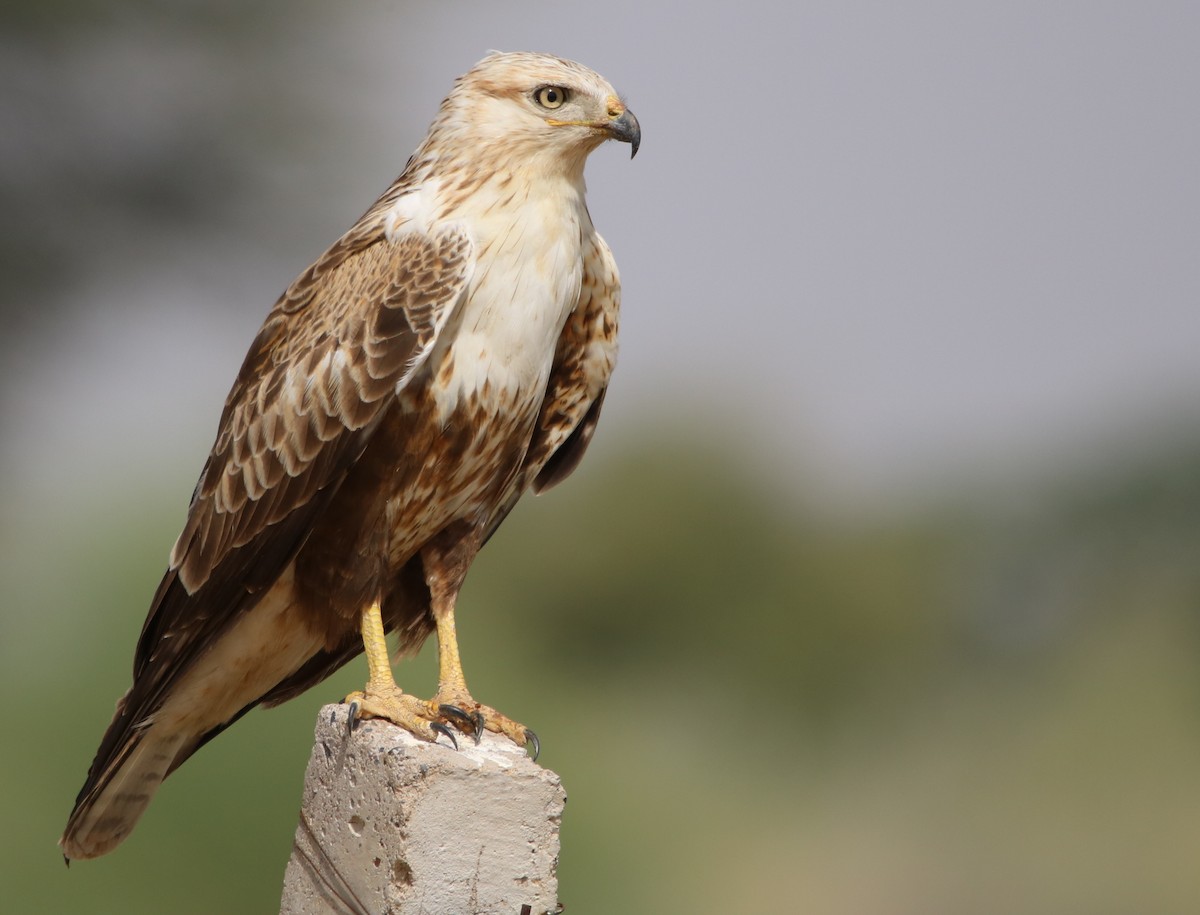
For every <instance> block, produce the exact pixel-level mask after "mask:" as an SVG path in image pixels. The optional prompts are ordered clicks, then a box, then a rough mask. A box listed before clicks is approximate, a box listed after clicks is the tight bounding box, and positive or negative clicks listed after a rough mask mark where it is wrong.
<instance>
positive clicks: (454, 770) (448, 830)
mask: <svg viewBox="0 0 1200 915" xmlns="http://www.w3.org/2000/svg"><path fill="white" fill-rule="evenodd" d="M346 716H347V707H346V706H345V705H327V706H325V707H324V708H323V709H321V712H320V714H319V715H318V717H317V727H316V735H315V740H314V742H313V751H312V757H311V758H310V759H309V763H308V772H307V774H306V775H305V779H304V798H303V802H302V806H301V810H300V824H299V826H298V827H297V828H296V840H295V844H294V845H293V848H292V856H291V859H290V860H289V861H288V865H287V872H286V874H285V876H284V884H283V902H282V906H281V908H280V913H281V915H317V913H321V915H325V913H332V912H337V913H344V912H347V913H363V915H366V913H370V915H383V913H387V915H417V913H421V915H443V913H444V915H544V913H547V912H557V911H558V909H559V906H558V877H557V869H558V831H559V825H560V823H561V821H562V813H563V805H564V803H565V802H566V793H565V792H564V791H563V788H562V784H561V783H560V781H559V778H558V776H557V775H555V774H554V773H553V772H551V771H549V770H548V769H543V768H542V767H541V766H539V765H537V764H536V763H534V762H533V761H532V760H531V759H529V758H528V756H526V754H525V750H524V749H523V748H521V747H517V746H515V745H514V744H513V743H512V742H511V741H509V740H507V739H505V738H503V737H498V736H496V735H495V734H491V733H487V734H484V736H483V740H482V742H481V743H480V745H479V746H476V745H475V742H474V741H473V740H472V739H471V738H469V737H465V736H460V737H459V741H458V743H459V747H460V748H461V749H459V750H455V749H453V748H452V747H450V746H448V745H443V744H445V742H446V741H445V738H442V743H439V744H430V743H424V742H422V741H419V740H417V739H416V738H415V737H413V736H412V735H411V734H409V733H408V732H407V731H405V730H403V729H402V728H398V727H396V726H395V725H392V724H389V723H388V722H385V721H363V722H360V723H359V725H358V727H357V728H356V729H355V731H354V732H353V733H352V734H351V733H349V732H348V729H347V726H346V725H347V717H346Z"/></svg>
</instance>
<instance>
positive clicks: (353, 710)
mask: <svg viewBox="0 0 1200 915" xmlns="http://www.w3.org/2000/svg"><path fill="white" fill-rule="evenodd" d="M357 727H358V700H357V699H355V700H354V701H353V702H351V703H350V717H349V718H348V719H347V720H346V733H347V734H353V733H354V729H355V728H357Z"/></svg>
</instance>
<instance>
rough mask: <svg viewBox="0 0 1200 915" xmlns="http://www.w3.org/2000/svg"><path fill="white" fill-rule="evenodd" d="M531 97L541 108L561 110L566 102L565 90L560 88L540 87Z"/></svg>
mask: <svg viewBox="0 0 1200 915" xmlns="http://www.w3.org/2000/svg"><path fill="white" fill-rule="evenodd" d="M533 97H534V99H535V100H536V101H537V103H538V104H539V105H541V106H542V107H543V108H550V109H554V108H561V107H562V105H563V102H565V101H566V100H567V90H566V89H564V88H563V87H562V86H542V88H541V89H538V90H537V91H536V92H535V93H533Z"/></svg>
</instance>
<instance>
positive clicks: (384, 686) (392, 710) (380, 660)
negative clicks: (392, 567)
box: [346, 601, 538, 759]
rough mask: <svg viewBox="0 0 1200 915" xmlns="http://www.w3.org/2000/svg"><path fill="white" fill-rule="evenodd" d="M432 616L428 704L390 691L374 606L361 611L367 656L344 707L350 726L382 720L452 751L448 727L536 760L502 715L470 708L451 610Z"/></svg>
mask: <svg viewBox="0 0 1200 915" xmlns="http://www.w3.org/2000/svg"><path fill="white" fill-rule="evenodd" d="M438 611H439V612H435V613H434V619H435V620H436V622H437V637H438V690H437V695H435V696H434V697H433V699H431V700H430V701H428V702H426V701H424V700H422V699H417V698H416V697H414V696H410V695H408V694H407V693H405V692H403V691H402V690H401V689H400V687H399V686H397V685H396V680H395V677H394V676H393V675H392V665H391V661H390V660H389V657H388V647H387V638H386V636H385V633H384V629H383V617H382V614H381V611H380V606H379V602H378V601H376V602H375V603H373V604H371V606H370V607H368V608H367V609H366V610H364V611H363V614H362V619H361V627H362V640H363V651H364V652H365V654H366V656H367V688H366V689H365V690H363V691H361V692H353V693H351V694H350V695H349V696H347V697H346V702H348V703H350V705H351V721H352V722H353V721H354V720H355V719H357V718H384V719H387V720H388V721H391V722H393V723H394V724H398V725H400V727H402V728H404V729H405V730H406V731H408V732H409V733H411V734H413V735H414V736H416V737H419V738H420V739H421V740H429V741H434V740H437V737H438V735H439V734H441V735H444V736H446V737H448V738H449V739H450V740H451V741H452V742H453V743H454V745H455V746H457V745H458V742H457V741H456V740H455V739H454V735H453V734H452V733H451V731H450V729H449V728H448V727H447V726H446V724H445V723H444V722H451V723H453V724H454V726H455V727H457V728H458V729H459V730H461V731H463V732H464V733H467V734H471V735H472V736H474V738H475V742H476V743H478V742H479V738H480V737H481V736H482V734H483V731H484V730H489V731H495V732H496V733H497V734H504V735H505V736H506V737H508V738H509V739H511V740H512V741H513V742H514V743H517V744H519V745H522V746H524V745H525V744H526V743H532V744H533V756H534V759H536V758H537V753H538V739H537V735H535V734H534V733H533V731H531V730H529V729H528V728H527V727H525V725H523V724H519V723H518V722H516V721H513V720H512V719H511V718H509V717H508V716H507V715H502V714H500V713H499V712H497V711H496V710H495V709H493V708H489V707H488V706H486V705H481V704H480V703H478V702H476V701H475V699H474V698H473V697H472V696H471V693H470V692H469V691H468V690H467V680H466V677H465V675H464V674H463V667H462V659H461V658H460V657H459V654H458V633H457V631H456V628H455V625H454V605H453V604H452V603H451V604H448V605H446V606H443V607H440V608H438Z"/></svg>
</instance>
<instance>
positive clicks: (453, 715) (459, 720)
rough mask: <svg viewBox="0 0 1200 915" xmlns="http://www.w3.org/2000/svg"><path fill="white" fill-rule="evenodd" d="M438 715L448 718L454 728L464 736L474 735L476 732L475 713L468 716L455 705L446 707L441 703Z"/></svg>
mask: <svg viewBox="0 0 1200 915" xmlns="http://www.w3.org/2000/svg"><path fill="white" fill-rule="evenodd" d="M438 713H439V714H440V715H441V716H442V717H443V718H448V719H449V720H450V721H452V722H453V723H454V726H455V727H456V728H458V729H459V730H460V731H462V732H463V733H464V734H475V733H476V731H477V729H476V726H475V718H476V716H477V715H479V713H478V712H476V713H475V714H474V715H470V714H468V713H467V712H465V711H463V710H462V709H460V708H459V707H458V706H457V705H447V704H446V703H443V704H441V705H439V706H438ZM480 717H482V716H480Z"/></svg>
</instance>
